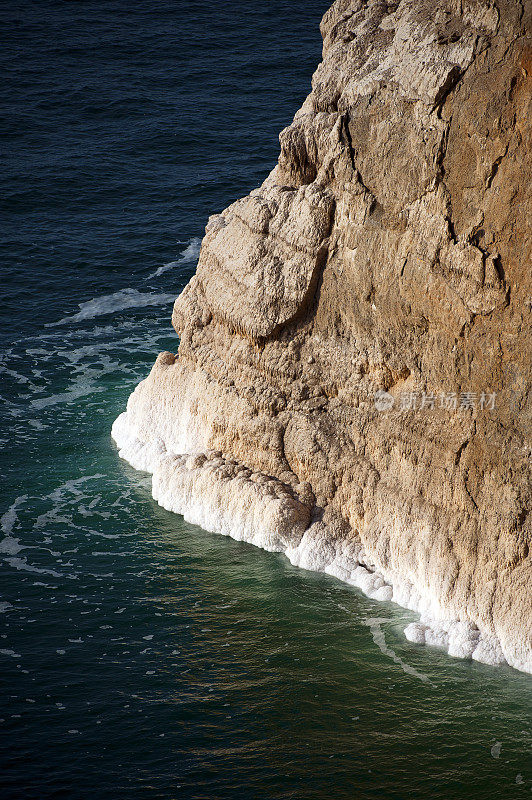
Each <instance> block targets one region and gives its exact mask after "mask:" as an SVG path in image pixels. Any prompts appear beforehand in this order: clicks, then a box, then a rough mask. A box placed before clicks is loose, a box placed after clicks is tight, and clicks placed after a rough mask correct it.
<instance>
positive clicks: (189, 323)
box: [113, 0, 532, 672]
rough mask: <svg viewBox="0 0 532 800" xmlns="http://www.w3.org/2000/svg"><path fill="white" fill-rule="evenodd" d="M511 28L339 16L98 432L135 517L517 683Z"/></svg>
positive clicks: (490, 5) (525, 349) (520, 225)
mask: <svg viewBox="0 0 532 800" xmlns="http://www.w3.org/2000/svg"><path fill="white" fill-rule="evenodd" d="M530 16H531V9H530V6H529V5H527V4H522V3H520V2H519V1H518V0H497V1H496V2H490V1H489V0H462V2H455V0H449V1H448V2H444V3H441V2H438V3H436V2H432V0H415V2H414V0H402V2H399V3H397V2H391V3H390V2H379V1H376V2H365V1H363V0H337V2H335V3H334V4H333V6H332V7H331V9H330V10H329V11H328V12H327V14H326V15H325V17H324V19H323V21H322V25H321V30H322V35H323V40H324V48H323V61H322V63H321V64H320V66H319V67H318V69H317V71H316V73H315V75H314V77H313V83H312V92H311V94H310V95H309V97H308V98H307V99H306V101H305V102H304V104H303V106H302V108H301V109H300V110H299V111H298V112H297V114H296V116H295V118H294V121H293V123H292V124H291V125H290V126H289V127H288V128H286V129H285V130H284V131H282V133H281V135H280V143H281V153H280V156H279V161H278V164H277V166H276V167H275V168H274V170H273V171H272V173H271V174H270V175H269V176H268V178H267V179H266V181H265V182H264V184H263V185H262V186H261V187H260V189H257V190H255V191H253V192H252V193H251V194H250V195H249V196H248V197H246V198H244V199H242V200H238V201H237V202H235V203H233V204H232V205H231V206H230V207H229V208H228V209H226V210H225V211H222V212H221V213H219V214H217V215H215V216H213V217H211V218H210V220H209V223H208V225H207V229H206V235H205V238H204V240H203V244H202V248H201V253H200V257H199V264H198V269H197V273H196V275H195V276H194V277H193V278H192V280H191V281H190V283H189V284H188V286H187V287H186V288H185V290H184V291H183V293H182V294H181V296H180V297H179V298H178V299H177V301H176V303H175V308H174V314H173V324H174V326H175V328H176V330H177V332H178V333H179V335H180V337H181V342H180V346H179V353H178V358H175V357H174V355H172V354H168V353H164V354H161V355H160V356H159V358H158V359H157V362H156V363H155V365H154V367H153V369H152V372H151V373H150V375H149V377H148V378H146V380H144V381H143V382H142V383H141V384H140V385H139V386H138V387H137V389H136V390H135V392H134V393H133V394H132V396H131V398H130V400H129V402H128V409H127V412H125V414H123V415H121V416H120V417H119V419H118V420H117V421H116V423H115V425H114V427H113V436H114V438H115V439H116V441H117V443H118V445H119V447H120V454H121V455H122V456H123V457H124V458H126V459H127V460H128V461H130V462H131V463H132V464H133V465H134V466H135V467H137V468H139V469H145V470H148V471H150V472H152V473H153V475H154V479H153V486H154V496H155V497H156V499H157V500H159V502H161V504H162V505H164V506H165V507H166V508H169V509H171V510H174V511H177V512H179V513H183V514H184V515H185V516H187V518H188V519H190V520H191V521H193V522H198V523H199V524H201V525H202V526H203V527H206V528H209V529H211V530H215V531H219V532H221V533H226V534H229V535H232V536H235V538H239V539H245V540H247V541H252V542H253V543H255V544H258V545H259V546H262V547H266V548H267V549H274V550H282V551H285V552H286V553H287V555H288V557H289V558H290V559H291V561H292V562H293V563H294V564H298V565H300V566H302V567H305V568H309V569H317V570H322V571H326V572H329V573H331V574H334V575H337V576H338V577H340V578H341V579H343V580H346V581H348V582H350V583H352V584H354V585H356V586H358V587H359V588H361V589H362V590H363V591H365V592H366V593H367V594H369V595H370V596H372V597H375V598H376V599H381V600H389V599H393V600H394V601H395V602H398V603H400V604H401V605H403V606H406V607H408V608H411V609H415V610H417V611H419V612H420V614H421V620H420V622H419V623H413V624H412V625H410V626H409V627H408V628H407V631H406V635H407V637H408V638H409V639H410V640H411V641H414V642H419V643H427V644H435V645H439V646H442V647H445V648H447V649H448V650H449V652H450V653H451V654H452V655H454V656H457V657H471V658H474V659H477V660H480V661H485V662H488V663H494V664H495V663H503V662H507V663H508V664H510V665H512V666H514V667H516V668H517V669H521V670H524V671H528V672H532V640H531V637H532V592H531V590H530V586H531V582H532V561H531V557H530V552H529V548H530V540H531V522H530V514H529V510H530V499H531V482H530V456H531V454H532V430H531V408H530V383H531V353H532V346H531V345H532V342H531V335H530V324H531V300H530V298H531V289H532V286H531V284H532V279H531V260H532V259H531V237H530V227H529V225H530V213H531V186H532V167H531V164H530V160H529V153H530V150H531V145H532V141H531V139H532V137H531V122H530V120H531V79H530V72H531V70H532V44H531V39H530V33H531V20H530Z"/></svg>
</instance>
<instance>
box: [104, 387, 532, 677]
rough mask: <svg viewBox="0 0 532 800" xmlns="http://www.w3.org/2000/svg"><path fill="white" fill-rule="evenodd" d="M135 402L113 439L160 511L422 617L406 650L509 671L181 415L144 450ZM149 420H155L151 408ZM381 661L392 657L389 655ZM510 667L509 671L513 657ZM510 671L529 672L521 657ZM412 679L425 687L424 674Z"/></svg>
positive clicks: (489, 641)
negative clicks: (214, 446)
mask: <svg viewBox="0 0 532 800" xmlns="http://www.w3.org/2000/svg"><path fill="white" fill-rule="evenodd" d="M134 397H135V396H132V398H130V402H129V403H128V409H130V410H129V411H127V412H125V413H123V414H121V415H120V416H119V417H118V418H117V419H116V420H115V423H114V425H113V428H112V436H113V438H114V440H115V442H116V443H117V445H118V448H119V455H120V456H121V457H122V458H124V459H125V460H126V461H128V462H129V463H130V464H131V465H132V466H134V467H135V468H136V469H141V470H145V471H147V472H151V473H152V492H153V496H154V498H155V499H156V500H157V502H158V503H159V504H160V505H162V506H163V507H164V508H166V509H168V510H169V511H173V512H176V513H179V514H182V515H183V516H184V518H185V519H186V520H187V521H188V522H191V523H194V524H197V525H199V526H201V527H202V528H204V529H205V530H209V531H213V532H215V533H222V534H224V535H227V536H231V537H233V538H234V539H237V540H242V541H246V542H250V543H251V544H254V545H256V546H258V547H262V548H264V549H265V550H275V551H279V552H284V553H285V555H286V556H287V557H288V559H289V560H290V562H291V563H292V564H294V565H295V566H298V567H301V568H304V569H309V570H313V571H316V572H325V573H327V574H329V575H333V576H335V577H337V578H339V579H340V580H342V581H345V582H346V583H348V584H350V585H352V586H355V587H357V588H358V589H360V590H361V591H362V592H363V593H364V594H366V595H367V596H368V597H370V598H372V599H375V600H380V601H390V600H391V601H393V602H395V603H397V604H398V605H400V606H402V607H403V608H408V609H410V610H412V611H415V612H417V613H419V614H420V620H419V622H414V623H411V624H410V625H408V626H407V627H406V629H405V635H406V638H407V639H408V641H410V642H414V643H416V644H427V645H432V646H437V647H442V648H445V649H446V650H447V651H448V652H449V653H450V654H451V655H452V656H455V657H457V658H472V659H474V660H476V661H481V662H484V663H487V664H502V663H506V660H507V659H506V658H505V654H504V653H503V650H502V647H501V644H500V642H499V640H498V639H497V637H496V636H493V635H490V634H487V633H485V632H482V631H480V630H479V629H478V628H477V627H476V626H475V625H474V624H472V623H469V622H462V621H459V620H456V619H454V620H453V619H449V618H446V616H445V610H444V609H443V608H442V606H441V604H440V602H439V600H438V598H437V596H436V595H435V594H432V593H430V591H429V590H427V589H422V588H419V587H416V586H414V585H413V583H412V582H410V581H409V580H408V579H407V578H405V576H404V575H400V574H397V572H396V571H392V570H388V569H385V568H383V567H381V568H378V567H377V565H376V564H374V563H373V561H372V559H371V558H370V557H369V556H368V554H366V553H365V552H364V550H363V548H362V545H361V543H360V542H358V541H356V540H354V539H353V537H352V534H350V533H349V532H346V531H345V530H342V529H341V528H339V527H338V525H337V524H336V523H334V522H331V521H330V520H327V523H326V522H325V521H324V520H323V519H315V520H313V521H312V520H310V512H309V509H308V508H306V507H305V506H304V505H303V504H302V503H301V502H300V501H299V500H298V499H297V496H295V495H294V494H293V493H291V491H290V490H289V489H288V487H285V486H284V485H283V484H281V483H280V482H279V481H277V480H274V479H272V478H271V477H268V476H265V475H259V474H257V473H252V471H251V470H249V469H246V468H245V467H244V466H243V465H242V464H238V463H237V462H235V461H234V460H233V459H230V458H224V457H222V454H220V453H212V452H208V451H207V452H201V450H202V448H201V444H203V443H204V442H202V438H203V440H206V438H207V436H206V433H205V432H203V437H202V436H201V432H199V433H198V431H196V429H195V426H194V425H193V424H192V421H191V420H190V419H189V418H188V416H187V415H186V414H185V415H184V416H183V418H182V419H174V425H173V428H172V430H170V429H169V428H168V426H167V425H166V422H165V421H164V414H161V415H160V416H158V417H157V420H158V423H160V425H159V427H157V430H158V431H159V434H160V436H159V437H155V439H154V440H153V441H150V442H147V443H146V442H143V441H141V440H140V439H139V438H138V437H137V434H136V427H135V425H134V424H133V423H132V422H131V409H132V408H133V407H134V402H136V401H135V400H134ZM132 403H133V404H132ZM150 413H151V414H153V415H157V413H158V412H157V409H156V408H155V407H150ZM154 418H155V417H154ZM167 428H168V429H167ZM161 436H164V440H163V438H161ZM165 441H169V442H171V449H170V447H169V449H167V447H166V444H165ZM309 523H310V524H309ZM335 525H336V527H335ZM370 627H371V626H370ZM371 630H372V635H373V637H374V639H375V641H376V643H377V645H378V646H379V647H381V645H382V647H387V646H386V643H385V641H384V642H383V638H382V636H381V634H380V633H379V630H377V628H376V627H375V625H373V626H372V627H371ZM377 640H378V641H377ZM381 649H382V648H381ZM383 652H384V651H383ZM386 655H389V656H390V657H393V655H394V654H392V651H390V652H388V648H387V651H386ZM508 660H509V661H510V663H512V661H511V656H510V658H509V659H508ZM397 663H400V664H401V666H402V667H403V668H405V671H411V669H412V668H409V667H408V665H404V664H403V662H401V661H400V659H399V661H398V662H397ZM512 666H515V667H516V668H517V669H521V670H523V671H526V672H532V664H531V663H530V660H527V656H526V655H525V656H524V658H523V659H521V660H520V661H519V663H512ZM414 672H415V670H414ZM416 677H418V678H420V679H422V680H424V679H425V676H424V677H421V673H419V674H417V673H416Z"/></svg>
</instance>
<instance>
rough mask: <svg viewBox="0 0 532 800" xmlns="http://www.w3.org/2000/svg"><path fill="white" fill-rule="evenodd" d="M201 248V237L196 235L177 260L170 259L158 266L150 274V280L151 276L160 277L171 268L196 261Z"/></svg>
mask: <svg viewBox="0 0 532 800" xmlns="http://www.w3.org/2000/svg"><path fill="white" fill-rule="evenodd" d="M200 249H201V239H200V238H198V237H197V236H195V237H194V238H193V239H191V240H190V242H189V243H188V245H187V246H186V247H185V249H184V250H183V252H182V253H181V256H180V257H179V258H178V259H177V260H176V261H169V262H168V263H167V264H162V266H160V267H158V268H157V269H156V270H155V272H152V273H151V275H148V280H150V278H158V277H159V275H162V274H163V273H164V272H167V271H168V270H169V269H175V267H178V266H180V265H181V264H187V263H192V262H193V261H196V260H197V258H198V256H199V254H200Z"/></svg>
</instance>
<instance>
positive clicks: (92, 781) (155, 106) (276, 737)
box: [0, 0, 532, 800]
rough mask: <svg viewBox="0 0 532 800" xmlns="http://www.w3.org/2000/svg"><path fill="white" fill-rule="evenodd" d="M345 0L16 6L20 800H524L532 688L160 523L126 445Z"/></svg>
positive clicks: (6, 604)
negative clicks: (210, 263)
mask: <svg viewBox="0 0 532 800" xmlns="http://www.w3.org/2000/svg"><path fill="white" fill-rule="evenodd" d="M327 6H328V0H325V2H318V0H308V2H305V3H296V2H291V1H290V0H270V2H258V1H257V0H248V2H245V3H244V2H233V3H227V2H221V0H220V1H218V0H215V2H211V3H208V4H207V3H199V2H195V1H192V2H165V1H164V0H162V1H161V2H157V3H149V2H142V1H141V2H135V3H132V4H126V3H123V2H119V1H118V0H114V1H113V0H108V2H104V3H98V2H95V0H94V1H91V0H86V1H85V0H84V1H83V2H80V3H76V4H71V3H65V2H59V0H57V2H52V1H51V0H42V1H41V2H38V3H37V2H18V3H13V4H7V3H4V4H2V6H1V9H0V17H1V23H2V32H3V42H4V46H3V49H2V51H1V54H0V58H1V60H2V71H3V75H4V82H3V92H4V98H3V99H4V102H3V117H2V121H1V123H0V125H1V128H0V134H1V138H2V180H3V193H2V197H3V200H2V203H3V211H2V233H3V242H4V244H3V260H2V270H3V280H2V305H1V308H0V313H1V314H2V328H1V332H0V335H1V337H2V347H1V352H0V362H1V370H2V372H1V383H0V394H1V396H2V404H1V414H2V427H1V432H0V442H1V449H0V458H1V459H2V470H1V474H2V493H1V497H0V502H1V507H0V518H1V519H0V529H1V534H0V664H1V673H0V674H1V676H2V678H1V681H2V693H1V701H0V753H1V755H0V760H1V763H0V767H1V769H0V796H1V797H2V800H4V798H5V799H6V800H7V798H24V800H26V799H27V798H39V799H41V798H63V797H64V798H74V799H75V798H89V797H90V798H106V799H107V798H113V800H114V798H143V797H147V798H148V797H149V798H165V800H166V799H167V800H173V799H174V798H186V799H187V800H188V799H189V798H190V799H191V800H192V799H194V800H196V799H197V800H199V799H200V798H209V800H216V799H217V798H235V799H236V798H245V799H247V798H264V799H265V800H266V798H267V799H268V800H272V798H273V799H274V800H277V798H298V799H299V798H316V799H317V798H319V799H320V800H321V799H322V798H323V799H325V798H327V799H328V798H331V797H334V798H368V799H369V798H398V799H399V798H401V799H402V798H441V799H442V800H450V799H451V798H457V799H458V798H460V799H462V798H486V799H488V798H495V797H497V798H519V797H529V796H530V793H531V789H532V766H531V759H530V744H531V726H530V710H531V706H532V685H531V682H530V676H527V675H522V674H519V673H517V672H515V671H514V670H511V669H509V668H493V667H488V666H485V665H482V664H478V663H474V662H473V663H472V662H464V661H460V660H455V659H453V658H451V657H449V656H448V655H447V654H446V653H444V652H443V651H441V650H438V649H435V648H426V647H419V646H417V645H415V644H412V643H409V642H408V641H406V640H405V638H404V636H403V633H402V631H403V629H404V627H405V626H406V625H407V624H408V623H410V622H413V621H414V620H415V616H414V615H413V614H410V613H409V612H405V611H403V610H401V609H400V608H399V607H397V606H394V605H392V604H386V603H378V602H374V601H371V600H368V599H367V598H364V597H363V596H362V595H361V594H360V593H359V592H357V590H356V589H354V588H352V587H349V586H347V585H345V584H342V583H340V582H339V581H337V580H336V579H335V578H333V577H330V576H327V575H318V574H314V573H312V572H307V571H304V570H300V569H297V568H295V567H293V566H291V565H290V563H289V562H288V561H287V560H286V559H285V558H284V557H283V556H281V555H280V554H275V553H267V552H264V551H262V550H259V549H257V548H255V547H253V546H251V545H249V544H246V543H243V542H237V541H234V540H232V539H230V538H226V537H221V536H216V535H213V534H209V533H207V532H205V531H203V530H201V529H200V528H198V527H195V526H193V525H190V524H188V523H186V522H185V521H184V520H183V518H182V517H180V516H178V515H175V514H172V513H169V512H167V511H165V510H163V509H162V508H160V507H159V506H158V505H157V504H156V503H155V502H154V501H153V499H152V498H151V485H150V479H149V477H148V476H147V475H144V474H143V473H138V472H135V471H134V470H133V469H131V468H130V467H128V465H127V464H125V463H123V462H121V461H120V460H119V459H118V457H117V452H116V449H115V447H114V445H113V443H112V441H111V438H110V428H111V424H112V422H113V420H114V419H115V418H116V416H117V415H118V413H119V412H120V411H122V410H123V408H124V406H125V402H126V399H127V397H128V395H129V393H130V392H131V391H132V389H133V387H134V386H135V385H136V383H137V382H138V381H139V380H140V379H141V378H142V377H143V376H145V375H146V374H147V372H148V371H149V369H150V367H151V365H152V363H153V361H154V359H155V357H156V355H157V353H158V352H159V351H161V350H171V351H173V352H175V350H176V349H177V338H176V336H175V334H174V332H173V331H172V328H171V326H170V314H171V306H172V300H173V298H174V297H175V296H176V295H177V294H178V293H179V291H180V290H181V289H182V288H183V286H184V285H185V284H186V282H187V280H188V279H189V277H190V276H191V275H192V274H193V272H194V269H195V266H196V262H197V255H198V250H199V242H200V239H201V236H202V232H203V228H204V226H205V223H206V221H207V218H208V216H209V215H210V214H211V213H215V212H219V211H221V210H222V209H223V208H224V207H226V206H227V205H228V204H229V203H230V202H232V201H233V200H234V199H236V198H238V197H240V196H242V195H244V194H246V193H247V192H248V191H250V190H251V189H253V188H254V187H256V186H257V185H258V184H259V183H260V182H261V181H262V180H263V179H264V177H265V176H266V175H267V173H268V172H269V170H270V168H271V167H272V166H273V164H274V163H275V159H276V157H277V154H278V139H277V137H278V133H279V131H280V130H281V129H282V128H283V127H284V126H285V125H286V124H288V123H289V122H290V120H291V118H292V116H293V114H294V112H295V111H296V110H297V108H298V107H299V106H300V105H301V103H302V101H303V99H304V97H305V95H306V94H307V93H308V91H309V89H310V76H311V74H312V71H313V70H314V68H315V66H316V65H317V63H318V62H319V59H320V48H321V40H320V37H319V31H318V23H319V19H320V17H321V15H322V14H323V13H324V11H325V10H326V9H327Z"/></svg>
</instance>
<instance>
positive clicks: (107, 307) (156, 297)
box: [48, 288, 175, 327]
mask: <svg viewBox="0 0 532 800" xmlns="http://www.w3.org/2000/svg"><path fill="white" fill-rule="evenodd" d="M174 300H175V296H174V295H173V294H154V293H153V292H139V291H138V290H137V289H130V288H128V289H120V291H118V292H113V294H106V295H102V296H101V297H94V298H93V299H92V300H88V301H87V302H85V303H79V309H80V310H79V311H78V312H77V314H72V316H70V317H63V319H60V320H59V321H58V322H51V323H48V327H53V326H55V325H65V324H66V323H69V322H83V321H84V320H88V319H94V318H95V317H100V316H104V315H105V314H116V312H118V311H125V310H126V309H128V308H143V307H145V306H160V305H166V304H169V303H173V302H174Z"/></svg>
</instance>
